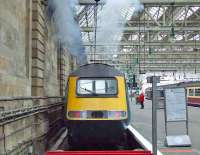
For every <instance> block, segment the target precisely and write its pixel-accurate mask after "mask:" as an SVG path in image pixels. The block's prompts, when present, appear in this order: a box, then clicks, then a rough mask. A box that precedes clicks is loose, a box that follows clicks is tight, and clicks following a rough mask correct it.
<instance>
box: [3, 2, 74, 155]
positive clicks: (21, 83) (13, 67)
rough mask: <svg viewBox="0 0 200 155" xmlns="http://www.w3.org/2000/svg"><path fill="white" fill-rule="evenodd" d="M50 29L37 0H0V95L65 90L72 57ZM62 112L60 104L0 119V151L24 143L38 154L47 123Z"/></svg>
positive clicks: (53, 125)
mask: <svg viewBox="0 0 200 155" xmlns="http://www.w3.org/2000/svg"><path fill="white" fill-rule="evenodd" d="M54 31H55V30H54V27H53V24H50V22H49V21H48V18H47V16H46V6H45V3H43V0H0V98H1V97H5V96H9V97H16V96H60V95H64V94H65V93H64V90H65V86H66V82H67V76H68V75H69V72H71V70H72V69H75V68H76V63H75V58H73V57H72V56H71V55H70V54H69V53H68V52H67V51H66V50H64V49H63V48H62V47H60V46H59V42H58V41H57V40H56V39H55V36H54ZM50 103H55V102H50V101H49V100H48V101H47V100H39V101H38V102H35V101H32V100H29V101H9V102H8V101H7V102H2V101H0V111H7V110H14V109H22V108H25V107H32V106H37V105H41V104H45V105H47V104H50ZM47 114H49V115H47ZM62 118H63V117H62V107H57V108H55V109H54V111H53V112H52V113H48V112H46V113H45V112H42V113H39V114H35V115H33V116H30V117H27V118H23V119H19V120H17V121H13V122H10V123H7V124H5V125H0V154H5V153H6V152H10V151H11V152H13V155H15V154H20V155H23V154H27V153H23V154H22V153H21V152H23V151H24V152H27V151H28V150H27V148H29V147H30V148H34V150H33V152H34V155H38V154H41V153H42V152H44V151H45V149H46V146H47V143H46V142H47V138H48V139H50V138H51V136H53V135H54V132H55V131H53V130H52V129H54V130H56V132H57V131H58V130H59V129H60V128H61V124H62ZM49 133H51V136H49V135H48V134H49ZM47 136H48V137H47ZM19 148H20V150H19ZM25 148H26V149H25ZM17 151H21V152H20V153H19V152H17Z"/></svg>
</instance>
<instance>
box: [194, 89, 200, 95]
mask: <svg viewBox="0 0 200 155" xmlns="http://www.w3.org/2000/svg"><path fill="white" fill-rule="evenodd" d="M195 96H200V88H198V89H195Z"/></svg>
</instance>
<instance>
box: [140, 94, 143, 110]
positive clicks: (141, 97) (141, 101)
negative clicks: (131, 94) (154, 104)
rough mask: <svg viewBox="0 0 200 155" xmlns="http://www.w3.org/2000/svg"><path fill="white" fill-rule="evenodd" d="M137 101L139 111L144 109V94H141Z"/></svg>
mask: <svg viewBox="0 0 200 155" xmlns="http://www.w3.org/2000/svg"><path fill="white" fill-rule="evenodd" d="M139 101H140V104H141V109H144V93H143V92H142V93H141V94H140V96H139Z"/></svg>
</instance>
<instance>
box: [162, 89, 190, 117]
mask: <svg viewBox="0 0 200 155" xmlns="http://www.w3.org/2000/svg"><path fill="white" fill-rule="evenodd" d="M165 105H166V118H167V121H186V120H187V111H186V110H187V107H186V106H187V105H186V93H185V88H170V89H165Z"/></svg>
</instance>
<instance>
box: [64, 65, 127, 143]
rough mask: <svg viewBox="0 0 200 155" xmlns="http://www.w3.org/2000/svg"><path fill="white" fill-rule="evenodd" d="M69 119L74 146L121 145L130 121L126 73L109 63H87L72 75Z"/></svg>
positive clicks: (69, 91)
mask: <svg viewBox="0 0 200 155" xmlns="http://www.w3.org/2000/svg"><path fill="white" fill-rule="evenodd" d="M65 114H66V115H65V120H66V126H67V128H68V143H69V145H70V146H76V145H77V144H78V145H81V144H82V146H85V145H92V146H93V145H99V144H102V145H104V144H105V143H106V144H105V145H120V143H121V142H122V141H124V139H126V138H128V137H127V135H126V129H127V126H128V125H129V124H130V108H129V100H128V95H127V87H126V81H125V77H124V74H122V73H121V72H120V71H118V70H116V69H115V68H114V67H112V66H109V65H106V64H100V63H95V64H87V65H84V66H81V67H80V68H79V69H78V70H76V71H74V72H72V73H71V74H70V75H69V78H68V84H67V88H66V102H65Z"/></svg>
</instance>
